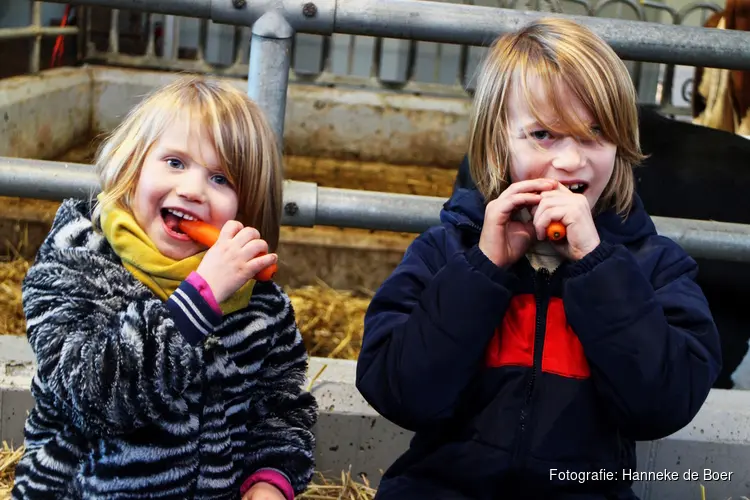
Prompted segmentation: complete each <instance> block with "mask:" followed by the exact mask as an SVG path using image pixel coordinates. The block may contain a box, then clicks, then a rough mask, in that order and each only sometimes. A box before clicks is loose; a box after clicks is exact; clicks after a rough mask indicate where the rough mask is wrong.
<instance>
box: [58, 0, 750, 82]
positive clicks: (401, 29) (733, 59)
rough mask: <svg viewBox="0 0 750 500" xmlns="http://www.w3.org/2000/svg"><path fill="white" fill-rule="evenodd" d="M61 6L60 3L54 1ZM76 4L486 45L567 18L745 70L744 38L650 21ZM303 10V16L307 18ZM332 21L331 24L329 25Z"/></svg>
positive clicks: (291, 1)
mask: <svg viewBox="0 0 750 500" xmlns="http://www.w3.org/2000/svg"><path fill="white" fill-rule="evenodd" d="M54 1H55V2H57V3H67V0H54ZM332 1H333V0H321V6H322V8H320V9H318V7H317V4H318V2H316V1H315V0H312V1H308V2H300V1H299V0H276V1H275V2H269V1H268V0H264V1H259V2H255V1H254V0H250V1H246V0H154V1H150V2H148V3H146V2H143V0H79V1H78V2H76V3H77V4H81V5H96V6H101V7H113V8H120V9H135V10H145V11H147V12H158V13H162V14H173V15H183V16H190V17H198V18H209V19H212V20H213V21H214V22H219V23H225V24H234V25H238V26H252V25H253V24H254V23H255V22H256V20H257V19H259V17H260V16H261V15H263V13H264V12H263V11H262V10H261V9H269V10H274V11H277V12H280V13H282V14H283V15H284V16H285V18H286V19H287V21H288V22H289V23H290V25H291V26H292V28H293V29H294V30H295V31H297V32H300V33H318V34H331V33H345V34H351V35H366V36H376V37H389V38H405V39H414V40H423V41H429V42H442V43H452V44H466V45H487V44H488V43H490V42H491V41H492V40H493V39H494V38H495V37H496V36H498V35H499V34H501V33H505V32H508V31H511V30H515V29H517V28H519V27H520V26H522V25H524V24H526V23H528V22H530V21H531V20H532V19H537V18H539V17H542V16H550V15H554V16H557V17H565V18H570V19H573V20H575V21H577V22H579V23H581V24H583V25H585V26H588V27H589V28H591V29H592V30H593V31H595V32H596V33H598V34H599V35H600V36H602V38H604V40H606V41H607V42H608V43H609V44H610V45H611V46H612V47H613V49H614V50H615V51H616V52H617V53H618V54H619V55H620V57H622V58H623V59H631V60H636V61H648V62H657V63H668V64H670V63H671V64H681V65H687V66H705V67H715V68H726V69H750V35H748V33H747V32H743V31H738V30H718V29H713V28H712V29H709V28H702V27H693V26H682V25H669V24H662V23H655V22H643V21H626V20H621V19H606V18H596V17H590V16H573V15H562V14H549V13H543V12H520V11H517V10H513V9H502V8H496V7H483V6H478V5H465V4H452V3H443V2H435V1H425V0H336V2H335V7H333V8H332V7H331V5H332V4H331V2H332ZM306 13H307V14H306ZM331 18H333V23H331V22H330V20H331Z"/></svg>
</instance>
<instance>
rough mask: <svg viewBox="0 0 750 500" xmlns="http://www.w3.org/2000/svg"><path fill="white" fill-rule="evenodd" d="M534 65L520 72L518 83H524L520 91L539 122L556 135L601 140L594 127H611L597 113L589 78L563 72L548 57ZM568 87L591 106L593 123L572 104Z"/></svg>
mask: <svg viewBox="0 0 750 500" xmlns="http://www.w3.org/2000/svg"><path fill="white" fill-rule="evenodd" d="M534 66H536V67H532V66H531V65H530V66H528V67H527V68H525V71H521V72H520V78H518V85H517V87H520V90H521V93H520V95H522V96H523V98H524V100H525V101H526V104H527V105H528V106H529V110H530V111H531V114H532V115H533V116H534V119H535V120H536V121H537V123H538V124H539V125H540V126H541V127H542V128H544V129H545V130H547V131H548V132H551V133H552V134H554V135H568V136H573V137H577V138H578V139H579V140H587V141H599V140H601V138H602V137H601V135H599V134H598V133H597V132H596V131H595V130H593V128H592V127H593V126H594V125H597V126H599V127H601V131H602V132H603V133H605V134H604V135H606V128H608V127H607V126H606V124H603V123H600V120H601V117H600V116H597V115H598V113H597V109H595V108H596V106H594V105H593V103H594V102H595V99H593V96H592V95H591V92H588V90H587V87H588V85H586V82H584V81H583V79H582V78H581V77H579V76H578V75H575V74H571V75H563V74H562V73H561V71H560V69H559V68H558V67H557V66H555V65H553V64H550V62H549V61H548V60H546V59H542V60H540V61H538V64H536V65H534ZM566 88H567V89H569V90H570V92H572V93H573V95H574V96H576V97H577V98H578V99H579V100H580V101H581V103H582V104H583V105H584V106H586V107H587V108H588V110H589V113H591V115H592V119H593V120H594V122H593V123H591V122H589V121H588V120H586V119H584V117H581V116H579V115H578V113H576V112H575V109H574V107H573V106H571V105H570V97H569V96H566V95H565V94H564V92H563V90H564V89H566ZM527 132H532V130H528V131H527Z"/></svg>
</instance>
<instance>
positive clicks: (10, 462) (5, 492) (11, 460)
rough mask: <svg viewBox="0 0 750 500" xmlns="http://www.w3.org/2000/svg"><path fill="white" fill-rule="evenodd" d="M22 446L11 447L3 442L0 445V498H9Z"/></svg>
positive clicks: (3, 499) (5, 499) (1, 499)
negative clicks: (0, 445)
mask: <svg viewBox="0 0 750 500" xmlns="http://www.w3.org/2000/svg"><path fill="white" fill-rule="evenodd" d="M22 454H23V448H18V449H13V448H11V447H10V446H8V444H7V443H5V442H3V446H2V447H0V500H7V499H9V498H10V491H11V490H12V489H13V478H14V477H15V476H14V473H15V470H16V464H17V463H18V461H19V460H21V455H22Z"/></svg>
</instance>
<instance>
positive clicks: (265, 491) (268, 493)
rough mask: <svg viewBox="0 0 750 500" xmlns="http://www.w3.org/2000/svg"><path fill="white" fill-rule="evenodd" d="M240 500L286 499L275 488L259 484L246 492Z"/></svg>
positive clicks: (266, 484)
mask: <svg viewBox="0 0 750 500" xmlns="http://www.w3.org/2000/svg"><path fill="white" fill-rule="evenodd" d="M242 500H286V497H285V496H284V494H283V493H281V491H279V489H278V488H277V487H276V486H274V485H272V484H269V483H263V482H260V483H255V484H254V485H253V486H252V487H251V488H250V489H249V490H247V492H246V493H245V494H244V495H243V496H242Z"/></svg>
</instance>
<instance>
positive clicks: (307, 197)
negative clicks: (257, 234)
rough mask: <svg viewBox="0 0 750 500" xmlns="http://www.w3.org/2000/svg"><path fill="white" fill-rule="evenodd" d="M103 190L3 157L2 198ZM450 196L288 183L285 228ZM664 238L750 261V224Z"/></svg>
mask: <svg viewBox="0 0 750 500" xmlns="http://www.w3.org/2000/svg"><path fill="white" fill-rule="evenodd" d="M98 192H99V181H98V179H97V177H96V173H95V172H94V169H93V167H92V166H91V165H82V164H77V163H64V162H53V161H44V160H27V159H20V158H8V157H0V196H16V197H22V198H37V199H46V200H55V201H61V200H63V199H65V198H82V199H88V198H91V197H93V196H95V195H96V194H97V193H98ZM445 201H446V200H445V199H444V198H439V197H434V196H416V195H406V194H394V193H381V192H375V191H359V190H352V189H337V188H327V187H318V186H317V185H316V184H314V183H309V182H298V181H285V183H284V214H283V216H282V224H284V225H289V226H308V227H310V226H313V225H328V226H339V227H352V228H361V229H380V230H386V231H403V232H413V233H420V232H422V231H425V230H426V229H428V228H429V227H431V226H434V225H438V224H440V219H439V214H440V209H441V208H442V206H443V203H445ZM653 220H654V223H655V224H656V228H657V231H658V232H659V234H662V235H664V236H667V237H669V238H671V239H672V240H674V241H675V242H677V244H679V245H681V246H682V247H683V248H684V249H685V251H687V252H688V253H689V254H691V255H692V256H693V257H696V258H706V259H717V260H726V261H733V262H750V225H744V224H733V223H726V222H716V221H701V220H691V219H674V218H665V217H653Z"/></svg>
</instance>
